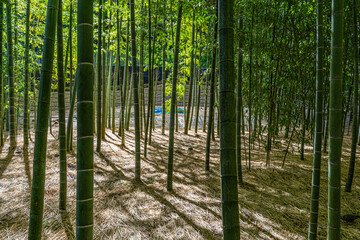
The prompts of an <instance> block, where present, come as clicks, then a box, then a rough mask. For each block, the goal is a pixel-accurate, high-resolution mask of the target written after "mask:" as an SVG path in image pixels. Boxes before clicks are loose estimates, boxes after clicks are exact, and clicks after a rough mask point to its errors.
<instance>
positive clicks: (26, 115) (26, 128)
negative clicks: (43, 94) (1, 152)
mask: <svg viewBox="0 0 360 240" xmlns="http://www.w3.org/2000/svg"><path fill="white" fill-rule="evenodd" d="M30 4H31V1H30V0H27V6H26V33H25V80H24V82H25V84H24V85H25V86H24V123H23V124H24V151H27V148H28V146H29V75H30V74H29V49H30ZM1 5H2V4H1ZM1 11H2V10H1ZM1 24H2V20H1ZM1 28H2V26H1ZM0 32H2V29H1V30H0ZM1 38H2V34H1ZM1 42H2V41H1ZM0 46H2V44H0ZM1 51H2V48H1ZM1 56H2V53H1ZM1 61H2V60H1ZM1 65H2V64H1ZM0 75H1V74H0ZM0 82H1V83H0V84H1V87H0V88H2V76H1V79H0ZM1 96H2V92H1ZM0 99H2V97H0ZM0 101H2V100H0ZM0 108H1V106H0ZM0 116H2V110H1V111H0ZM1 119H2V117H1ZM0 124H2V120H1V121H0Z"/></svg>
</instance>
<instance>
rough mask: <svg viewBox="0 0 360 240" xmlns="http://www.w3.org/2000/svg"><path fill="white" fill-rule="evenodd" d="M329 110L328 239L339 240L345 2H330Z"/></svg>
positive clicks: (339, 0)
mask: <svg viewBox="0 0 360 240" xmlns="http://www.w3.org/2000/svg"><path fill="white" fill-rule="evenodd" d="M331 25H332V32H331V63H330V64H331V66H330V101H329V103H330V106H329V138H330V141H329V174H328V175H329V179H328V185H329V187H328V235H327V239H329V240H334V239H340V206H341V204H340V202H341V196H340V192H341V189H340V187H341V181H340V180H341V179H340V176H341V164H340V160H341V148H342V138H341V136H342V131H341V130H342V129H341V126H342V121H341V118H342V99H343V87H342V65H343V59H342V57H343V36H344V1H343V0H333V1H332V20H331Z"/></svg>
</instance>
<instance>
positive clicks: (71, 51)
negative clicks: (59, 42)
mask: <svg viewBox="0 0 360 240" xmlns="http://www.w3.org/2000/svg"><path fill="white" fill-rule="evenodd" d="M73 19H74V17H73V3H72V0H70V20H69V52H70V54H69V55H70V78H69V82H70V99H72V98H73V97H74V99H75V95H76V91H75V92H74V93H73V92H72V89H73V76H74V75H73V74H74V73H73V69H74V68H73ZM75 88H76V87H75ZM72 94H74V96H73V95H72ZM74 103H75V100H74ZM72 108H74V107H73V106H72ZM72 121H73V119H72V116H71V124H70V131H69V133H68V134H70V136H69V137H67V141H69V142H66V145H67V149H68V151H72V150H73V122H72Z"/></svg>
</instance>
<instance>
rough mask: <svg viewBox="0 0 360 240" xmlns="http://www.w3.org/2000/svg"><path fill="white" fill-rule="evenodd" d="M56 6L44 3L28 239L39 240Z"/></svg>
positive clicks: (50, 1)
mask: <svg viewBox="0 0 360 240" xmlns="http://www.w3.org/2000/svg"><path fill="white" fill-rule="evenodd" d="M58 7H59V1H58V0H49V1H48V8H47V15H46V24H45V38H44V51H43V57H42V68H41V69H42V70H41V75H40V90H39V92H40V93H41V94H39V102H38V109H37V111H38V114H37V115H38V117H37V127H36V135H35V148H34V163H33V180H32V188H31V206H30V223H29V236H28V238H29V239H41V232H42V224H43V222H42V220H43V211H44V187H45V161H46V152H47V151H46V149H47V132H48V122H49V121H48V120H49V108H50V106H49V103H50V93H51V78H52V70H53V60H54V47H55V32H56V19H57V12H58ZM7 13H8V15H9V16H10V15H11V9H10V8H7ZM8 20H11V19H8ZM10 29H11V28H10ZM10 33H11V32H10ZM9 40H11V38H10V39H9V38H8V41H9ZM91 44H92V42H91ZM9 56H10V52H9Z"/></svg>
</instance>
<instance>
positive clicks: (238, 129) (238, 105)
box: [236, 16, 244, 184]
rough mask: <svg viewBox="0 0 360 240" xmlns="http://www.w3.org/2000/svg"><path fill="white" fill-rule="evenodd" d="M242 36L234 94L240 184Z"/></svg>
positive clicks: (241, 26) (241, 38) (241, 22)
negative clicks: (235, 91) (235, 93)
mask: <svg viewBox="0 0 360 240" xmlns="http://www.w3.org/2000/svg"><path fill="white" fill-rule="evenodd" d="M239 31H243V19H242V16H240V20H239ZM243 42H244V36H243V33H241V37H240V40H239V49H238V54H237V57H238V65H237V96H236V162H237V171H238V181H239V183H240V184H242V183H243V178H242V169H241V168H242V167H241V106H242V104H241V103H242V78H243V73H242V67H243V52H242V49H243V45H244V43H243Z"/></svg>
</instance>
